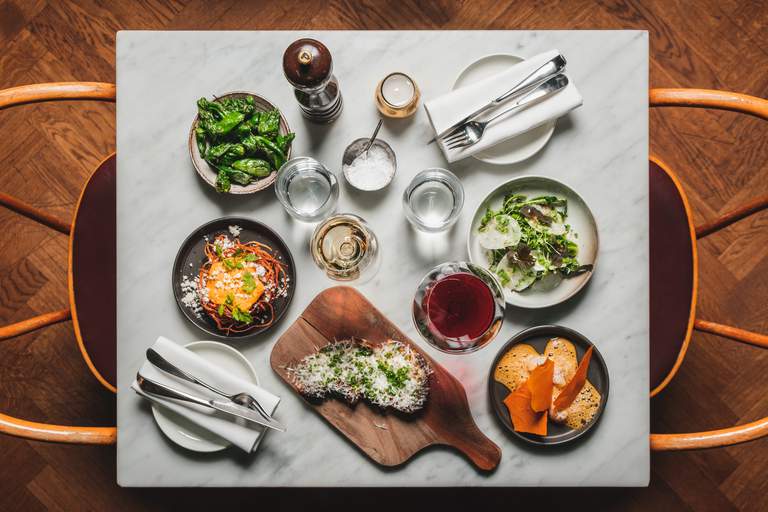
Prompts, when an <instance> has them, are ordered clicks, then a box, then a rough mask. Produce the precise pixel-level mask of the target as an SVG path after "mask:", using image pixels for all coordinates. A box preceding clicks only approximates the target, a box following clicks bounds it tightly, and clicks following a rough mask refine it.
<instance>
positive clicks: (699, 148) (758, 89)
mask: <svg viewBox="0 0 768 512" xmlns="http://www.w3.org/2000/svg"><path fill="white" fill-rule="evenodd" d="M310 28H311V29H350V28H354V29H395V28H401V29H459V28H464V29H469V28H485V29H523V28H526V29H535V28H540V29H546V28H549V29H554V28H570V29H588V28H635V29H647V30H648V31H649V33H650V42H651V84H652V86H655V87H703V88H717V89H729V90H734V91H739V92H744V93H748V94H752V95H756V96H761V97H768V73H766V70H768V3H766V2H764V1H760V0H756V1H752V2H750V1H739V0H697V1H693V0H691V1H674V0H669V1H664V0H658V1H639V0H638V1H632V0H614V1H608V0H605V1H598V2H589V1H566V2H556V1H543V0H542V1H534V2H524V1H518V2H501V1H494V0H482V1H470V0H466V1H463V2H448V1H435V2H418V1H414V0H407V1H396V0H392V1H390V2H378V1H373V0H367V1H357V2H355V1H351V0H350V1H339V0H332V1H312V2H297V1H292V0H264V1H259V2H248V1H235V0H225V1H217V2H213V1H205V0H171V1H163V0H139V1H131V2H128V1H110V0H82V1H77V2H63V1H57V0H47V1H46V0H0V88H5V87H10V86H14V85H20V84H27V83H33V82H48V81H66V80H88V81H106V82H112V81H114V69H115V55H114V40H115V31H117V30H120V29H248V30H253V29H310ZM114 128H115V120H114V105H111V104H100V103H96V102H79V103H71V102H70V103H56V104H36V105H30V106H24V107H19V108H15V109H11V110H5V111H2V112H0V134H1V136H0V190H2V191H4V192H7V193H13V194H15V195H17V196H18V197H20V198H22V199H24V200H25V201H28V202H30V203H32V204H34V205H36V206H38V207H41V208H44V209H46V210H48V211H50V212H53V213H55V214H57V215H59V216H60V217H61V218H62V219H69V218H70V217H71V215H72V211H73V208H74V205H75V202H76V199H77V197H78V193H79V191H80V188H81V186H82V185H83V183H84V181H85V179H86V177H87V176H88V174H89V173H90V172H91V170H92V169H93V167H94V166H95V165H96V164H97V163H98V162H99V161H100V159H101V158H102V157H103V156H104V155H107V154H108V153H110V152H111V151H113V150H114V146H115V140H114ZM767 135H768V123H765V122H762V121H760V120H758V119H755V118H750V117H746V116H739V115H736V114H731V113H723V112H715V111H703V110H683V109H664V110H663V111H654V112H653V113H652V115H651V150H652V152H653V153H655V154H657V155H659V156H661V158H663V159H664V160H666V161H667V162H668V163H669V164H670V165H671V167H672V168H673V169H675V170H677V172H678V173H679V174H680V176H681V178H682V181H683V184H684V186H685V188H686V189H687V191H688V194H689V196H690V198H691V201H692V203H693V209H694V212H695V216H696V218H697V219H699V221H703V220H705V219H711V218H713V217H715V216H717V215H718V213H723V212H725V211H728V210H730V209H731V208H733V207H735V206H737V205H739V204H742V203H744V202H746V201H748V200H749V199H751V198H755V197H757V196H758V195H762V194H765V193H768V144H767V143H766V140H768V139H767V138H766V136H767ZM0 240H1V242H0V243H2V250H0V324H6V323H10V322H14V321H18V320H21V319H24V318H26V317H29V316H33V315H35V314H39V313H42V312H46V311H51V310H56V309H61V308H64V307H66V306H67V300H66V294H67V290H66V257H67V238H66V237H65V236H64V235H61V234H57V233H55V232H53V231H51V230H48V229H46V228H43V227H41V226H39V225H37V224H35V223H33V222H31V221H29V220H27V219H25V218H23V217H20V216H18V215H16V214H13V213H10V212H8V211H7V210H4V209H0ZM766 247H768V212H763V213H761V214H758V215H756V216H753V217H752V218H750V219H747V220H743V221H741V222H739V223H737V224H735V225H733V226H731V227H729V228H728V229H726V230H725V231H723V232H721V233H719V234H715V235H713V236H710V237H708V238H706V239H705V240H703V241H701V242H699V249H700V266H701V278H700V281H701V287H700V301H699V308H698V312H699V316H700V317H702V318H705V319H710V320H715V321H720V322H723V323H730V324H734V325H738V326H740V327H743V328H746V329H751V330H755V331H759V332H768V300H767V299H768V292H766V290H768V271H767V270H766V268H767V267H766V266H767V265H768V250H767V249H766ZM766 368H768V352H766V351H760V350H759V349H756V348H752V347H747V346H743V345H739V344H736V343H733V342H729V341H726V340H722V339H718V338H716V337H714V336H709V335H702V334H699V333H696V334H695V335H694V338H693V342H692V346H691V348H690V350H689V352H688V356H687V359H686V361H685V364H684V365H683V367H682V370H681V371H680V373H679V374H678V376H677V378H676V379H675V381H674V382H673V383H672V384H671V385H670V386H669V388H668V389H667V390H666V391H665V392H664V393H663V394H662V395H660V396H659V397H657V398H656V399H654V400H653V407H652V410H653V419H652V429H653V430H654V431H661V432H675V431H690V430H704V429H711V428H717V427H720V426H725V425H732V424H736V423H739V422H744V421H750V420H754V419H757V418H759V417H761V416H763V415H766V414H768V393H766V391H768V371H766ZM0 410H2V411H3V412H9V413H11V414H14V415H17V416H20V417H23V418H29V419H35V420H43V421H53V422H61V423H69V424H86V425H106V424H112V423H113V422H114V419H115V418H114V416H115V413H114V398H113V396H112V395H111V394H109V393H108V392H106V391H105V390H104V389H102V388H101V386H100V385H99V384H98V383H97V382H96V380H95V379H94V378H93V377H92V376H91V375H90V373H89V372H88V369H87V368H86V366H85V364H84V363H83V361H82V359H81V357H80V354H79V352H78V349H77V346H76V342H75V339H74V336H73V334H72V330H71V326H70V324H69V323H64V324H59V325H57V326H54V327H50V328H47V329H44V330H41V331H38V332H35V333H32V334H29V335H25V336H22V337H20V338H16V339H12V340H6V341H2V342H0ZM766 469H768V440H762V441H758V442H754V443H750V444H746V445H741V446H737V447H732V448H728V449H719V450H710V451H704V452H693V453H666V454H656V455H654V456H653V465H652V479H651V485H650V487H649V488H648V489H638V490H573V491H567V490H562V491H557V492H553V491H539V490H531V491H526V490H489V489H471V490H450V489H449V490H440V491H438V490H435V491H432V492H424V491H413V490H398V491H393V492H392V494H391V496H390V497H391V498H392V500H393V501H392V506H398V507H399V506H402V505H405V504H409V503H415V502H422V501H423V500H424V498H425V497H427V498H428V499H429V500H430V501H434V500H438V501H444V502H445V503H447V504H448V503H449V504H451V505H453V506H454V507H462V508H465V507H471V506H477V504H479V503H482V502H487V503H489V504H491V503H495V504H496V506H504V507H506V508H512V507H515V506H518V507H519V506H521V505H523V504H524V503H525V502H532V501H533V500H536V502H537V503H540V504H542V505H545V506H548V507H552V508H555V509H560V508H563V507H565V506H566V505H570V506H569V508H570V509H579V508H581V507H580V506H579V505H581V506H586V505H593V506H594V507H595V508H596V509H598V510H649V509H656V510H696V511H723V510H747V511H762V510H768V479H766V477H765V475H766ZM297 498H301V501H303V502H305V503H311V504H312V506H313V507H314V508H320V509H323V508H329V507H330V506H333V504H334V503H337V504H338V503H341V504H343V505H344V506H345V507H344V508H346V507H350V506H369V505H368V504H369V503H370V502H371V497H370V492H369V491H364V490H347V491H335V492H334V491H323V490H308V491H306V492H304V493H297V492H293V491H291V492H290V493H286V492H281V491H279V490H272V491H269V490H267V491H264V490H253V491H252V490H241V491H235V492H232V491H227V492H222V491H216V490H207V491H203V490H195V491H183V492H181V491H178V490H140V489H139V490H135V489H134V490H130V489H120V488H118V487H117V486H116V485H115V454H114V450H113V449H112V448H109V447H81V446H57V445H52V444H43V443H35V442H26V441H22V440H19V439H16V438H10V437H7V436H2V437H0V510H3V511H12V510H19V511H36V510H66V511H70V510H95V511H112V510H171V509H180V510H181V509H184V508H188V509H199V508H202V507H206V508H210V507H212V506H214V504H215V505H216V506H217V508H219V509H222V510H225V509H227V508H233V509H240V508H246V507H247V508H258V507H261V506H264V505H265V504H266V502H267V500H269V501H272V500H279V503H282V505H281V504H279V503H278V504H276V505H275V506H274V509H278V510H279V509H282V508H287V509H290V508H292V507H291V504H293V503H295V500H296V499H297ZM340 500H341V501H340ZM388 508H389V507H388Z"/></svg>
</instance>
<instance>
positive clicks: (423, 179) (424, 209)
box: [403, 168, 464, 233]
mask: <svg viewBox="0 0 768 512" xmlns="http://www.w3.org/2000/svg"><path fill="white" fill-rule="evenodd" d="M462 206H464V188H463V187H462V186H461V182H460V181H459V178H457V177H456V175H455V174H453V173H452V172H450V171H447V170H445V169H438V168H434V169H426V170H424V171H421V172H420V173H419V174H417V175H416V176H415V177H414V178H413V180H411V184H410V185H408V188H406V189H405V192H404V193H403V208H404V209H405V217H406V218H407V219H408V221H409V222H410V223H411V224H412V225H413V227H415V228H416V229H418V230H419V231H426V232H428V233H436V232H438V231H444V230H446V229H448V228H450V227H451V226H453V224H454V223H455V222H456V220H458V218H459V214H460V213H461V208H462Z"/></svg>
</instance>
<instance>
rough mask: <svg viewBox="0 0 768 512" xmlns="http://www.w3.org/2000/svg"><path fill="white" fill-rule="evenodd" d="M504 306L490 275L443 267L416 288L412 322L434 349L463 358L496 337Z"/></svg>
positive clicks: (460, 265) (473, 268)
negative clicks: (462, 356) (459, 355)
mask: <svg viewBox="0 0 768 512" xmlns="http://www.w3.org/2000/svg"><path fill="white" fill-rule="evenodd" d="M504 305H505V301H504V292H503V291H502V289H501V285H500V284H499V282H498V281H497V280H496V278H495V277H494V276H493V275H492V274H491V273H490V272H488V271H487V270H485V269H484V268H481V267H479V266H477V265H474V264H472V263H467V262H450V263H443V264H442V265H438V266H437V267H435V268H433V269H432V270H430V271H429V273H428V274H427V275H426V276H425V277H424V279H422V281H421V284H419V287H418V289H417V290H416V295H415V297H414V298H413V322H414V323H415V324H416V329H418V331H419V332H420V333H421V335H422V336H423V337H424V339H426V340H427V341H428V342H429V343H430V344H431V345H432V346H434V347H435V348H436V349H438V350H442V351H443V352H448V353H451V354H467V353H470V352H474V351H475V350H477V349H479V348H480V347H482V346H484V345H485V344H486V343H488V342H489V341H491V340H492V339H493V338H494V337H495V336H496V334H498V332H499V330H500V329H501V324H502V322H503V321H504Z"/></svg>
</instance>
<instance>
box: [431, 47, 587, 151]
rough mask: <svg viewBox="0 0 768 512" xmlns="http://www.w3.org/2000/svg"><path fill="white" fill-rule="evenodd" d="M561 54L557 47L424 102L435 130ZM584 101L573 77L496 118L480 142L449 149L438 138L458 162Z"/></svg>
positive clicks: (487, 115)
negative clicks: (558, 88) (559, 87)
mask: <svg viewBox="0 0 768 512" xmlns="http://www.w3.org/2000/svg"><path fill="white" fill-rule="evenodd" d="M559 54H560V52H559V51H558V50H550V51H547V52H544V53H540V54H538V55H536V56H535V57H531V58H530V59H526V60H524V61H523V62H520V63H519V64H515V65H514V66H510V68H509V69H507V70H506V71H502V72H501V73H498V74H495V75H493V76H490V77H488V78H485V79H483V80H481V81H479V82H477V83H474V84H470V85H468V86H466V87H461V88H460V89H456V90H455V91H452V92H449V93H447V94H444V95H442V96H439V97H437V98H435V99H432V100H430V101H427V102H425V103H424V108H425V109H426V111H427V116H428V117H429V121H430V123H432V128H433V129H434V130H435V133H440V132H442V131H443V130H445V129H446V128H448V127H449V126H451V125H452V124H454V123H456V122H457V121H459V120H460V119H463V118H464V117H466V116H468V115H469V114H471V113H472V112H474V111H476V110H477V109H479V108H480V107H482V106H483V105H485V104H486V103H488V102H489V101H491V100H492V99H494V98H497V97H498V96H501V95H502V94H504V93H505V92H506V91H508V90H509V89H511V88H512V87H513V86H514V85H515V84H516V83H518V82H520V81H521V80H523V79H525V77H527V76H528V75H529V74H530V73H532V72H533V71H535V70H536V69H537V68H539V67H540V66H541V65H543V64H544V63H546V62H547V61H548V60H551V59H553V58H554V57H555V56H557V55H559ZM569 79H570V76H569ZM582 102H583V100H582V97H581V94H580V93H579V91H578V89H576V86H575V85H574V83H573V81H572V80H570V82H569V84H568V85H567V86H566V87H565V88H563V89H562V90H561V91H559V92H557V93H555V94H554V95H552V96H550V97H548V98H545V99H543V100H541V101H539V102H536V103H534V104H531V105H528V106H525V107H523V108H521V109H520V110H517V111H515V112H514V113H510V115H509V116H502V117H501V118H499V119H497V120H496V121H494V122H493V123H492V124H490V125H489V126H488V127H487V128H486V129H485V133H484V134H483V138H482V139H480V141H479V142H477V144H474V145H472V146H469V147H466V148H458V149H448V148H447V147H446V146H445V144H444V143H443V141H442V140H440V141H438V144H439V146H440V149H441V150H442V151H443V154H444V155H445V158H446V159H447V160H448V162H455V161H456V160H460V159H462V158H466V157H468V156H470V155H473V154H475V153H478V152H480V151H483V150H484V149H487V148H490V147H491V146H494V145H496V144H498V143H499V142H503V141H505V140H507V139H511V138H512V137H515V136H516V135H520V134H521V133H524V132H527V131H528V130H532V129H534V128H536V127H538V126H541V125H542V124H544V123H546V122H547V121H550V120H551V119H557V118H558V117H561V116H563V115H565V114H566V113H568V112H570V111H571V110H573V109H575V108H577V107H579V106H581V104H582ZM510 106H511V102H509V101H507V102H505V103H502V104H501V105H499V106H497V107H495V108H494V109H492V110H489V111H488V112H486V113H484V114H483V115H482V116H481V117H479V118H478V120H479V121H483V120H485V119H490V118H491V117H493V115H494V114H497V113H500V112H503V111H504V110H505V109H507V108H509V107H510Z"/></svg>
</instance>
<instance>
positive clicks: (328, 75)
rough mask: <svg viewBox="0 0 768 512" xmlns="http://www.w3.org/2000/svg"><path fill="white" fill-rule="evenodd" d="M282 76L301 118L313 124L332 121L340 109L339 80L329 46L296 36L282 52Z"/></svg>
mask: <svg viewBox="0 0 768 512" xmlns="http://www.w3.org/2000/svg"><path fill="white" fill-rule="evenodd" d="M283 72H284V73H285V78H286V79H287V80H288V81H289V82H290V83H291V85H292V86H293V87H294V89H295V90H294V94H295V96H296V100H297V101H298V102H299V106H300V107H301V110H302V112H303V114H304V117H306V118H307V119H309V120H310V121H314V122H316V123H331V122H333V121H335V120H336V118H337V117H339V114H341V108H342V103H343V102H342V99H341V91H339V82H338V81H337V80H336V77H335V76H333V59H332V58H331V52H330V51H328V48H327V47H326V46H325V45H324V44H323V43H321V42H320V41H317V40H316V39H299V40H297V41H294V42H293V43H291V45H290V46H289V47H288V48H286V50H285V53H284V54H283Z"/></svg>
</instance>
